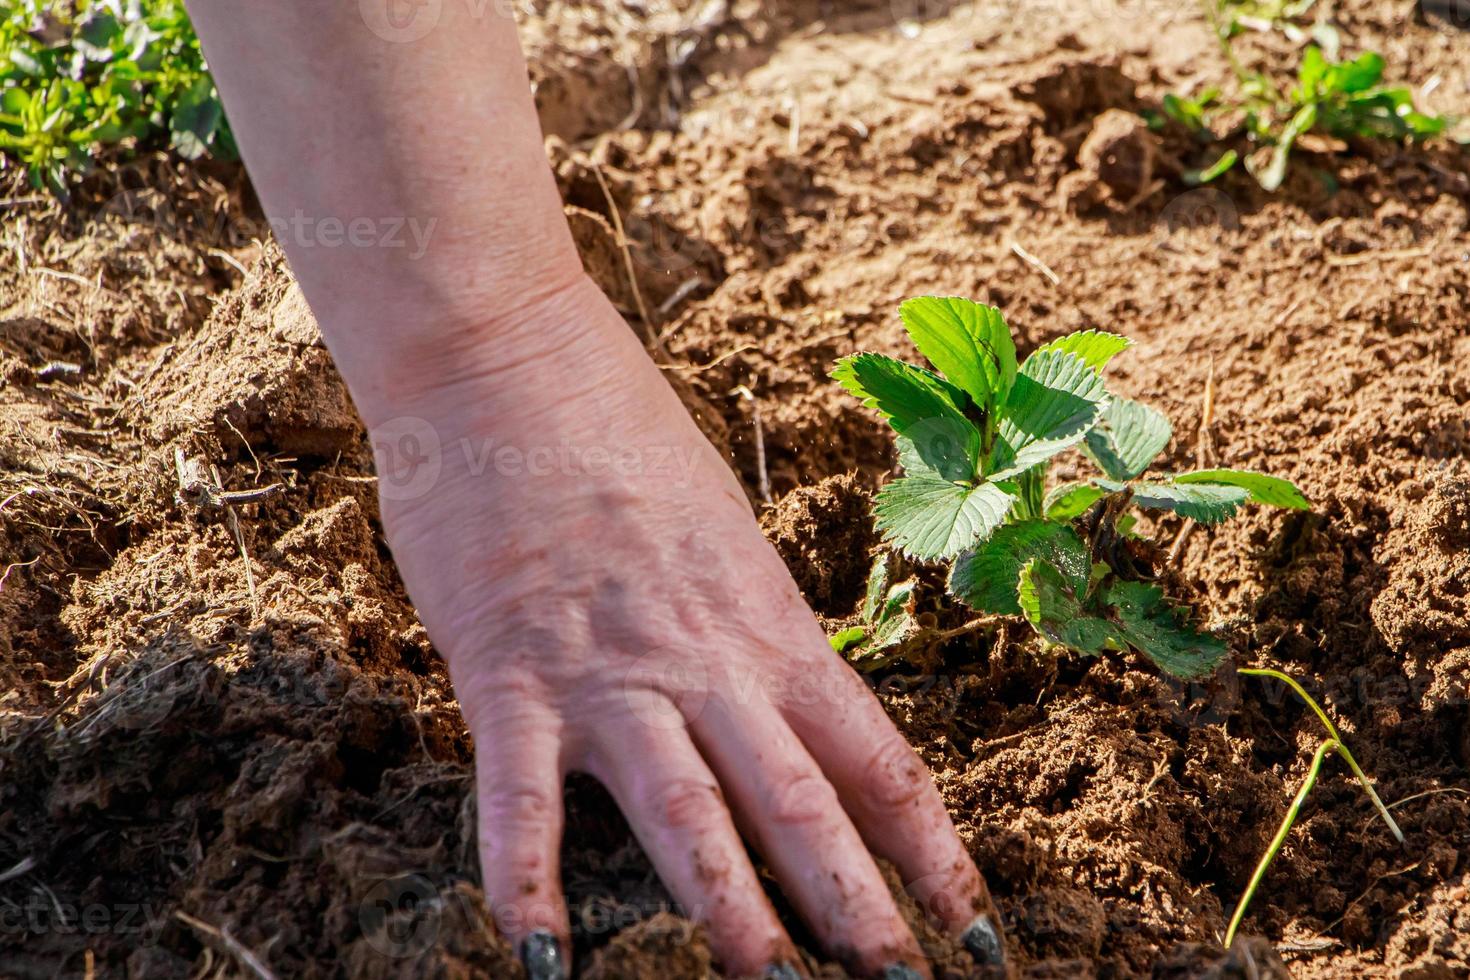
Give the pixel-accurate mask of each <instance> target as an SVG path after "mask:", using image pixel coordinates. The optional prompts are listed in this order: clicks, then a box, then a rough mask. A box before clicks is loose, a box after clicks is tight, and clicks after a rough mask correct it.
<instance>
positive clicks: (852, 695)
mask: <svg viewBox="0 0 1470 980" xmlns="http://www.w3.org/2000/svg"><path fill="white" fill-rule="evenodd" d="M825 670H826V671H827V673H828V677H827V678H824V683H822V684H819V685H813V686H812V687H811V689H812V690H816V691H819V692H820V696H817V697H805V698H792V699H789V700H788V701H787V702H786V703H784V704H782V705H781V712H782V714H783V715H784V717H785V718H786V720H787V721H788V722H789V723H790V725H791V727H792V729H793V730H794V731H795V732H796V734H797V735H798V736H799V737H800V738H801V741H802V743H803V744H804V745H805V746H806V748H807V751H808V752H810V753H811V756H812V758H813V759H815V760H816V762H817V764H818V765H819V766H820V767H821V768H822V771H823V772H824V773H826V775H827V778H828V779H830V780H831V782H832V785H833V786H834V787H835V788H836V790H837V793H838V795H839V796H840V798H841V800H842V804H843V806H844V807H845V808H846V810H847V812H848V814H849V815H850V816H851V818H852V821H853V823H854V824H855V825H856V826H857V828H858V830H859V832H860V833H861V834H862V837H863V840H864V841H865V842H866V843H867V846H868V847H869V848H870V849H871V850H872V851H873V853H875V854H877V855H879V856H881V857H884V858H887V859H888V860H889V861H892V862H893V864H894V865H895V866H896V867H897V868H898V872H899V875H900V876H901V877H902V879H903V881H904V884H905V887H906V888H907V889H908V891H909V894H911V895H912V896H913V897H914V898H915V899H916V900H917V901H918V902H919V903H920V905H921V906H922V907H923V908H924V909H925V910H926V911H927V912H928V913H929V914H930V915H931V916H932V917H933V918H935V919H936V920H938V922H939V923H940V924H941V926H942V927H943V928H945V929H946V931H948V932H949V933H950V934H951V935H955V936H960V937H962V939H963V940H964V944H965V946H966V947H967V948H968V949H969V951H970V953H971V954H972V955H973V956H974V957H975V959H976V961H977V962H979V963H981V964H984V965H996V966H998V965H1000V964H1001V963H1002V962H1004V947H1003V937H1002V935H1001V932H1000V918H999V916H998V915H997V914H996V911H995V907H994V905H993V904H992V902H991V900H990V894H989V891H988V890H987V889H986V887H985V882H984V880H983V879H982V878H981V877H980V873H979V872H978V871H977V870H976V869H975V864H974V862H973V861H971V860H970V855H969V853H968V852H967V851H966V850H965V846H964V844H963V843H962V842H961V841H960V839H959V835H958V834H956V833H955V829H954V824H953V822H952V821H951V820H950V818H949V812H948V811H947V810H946V809H945V807H944V801H943V799H942V798H941V797H940V795H939V790H938V789H937V788H936V787H935V785H934V780H933V778H932V777H931V776H930V774H929V769H928V767H927V766H925V765H924V763H923V761H922V760H921V759H920V758H919V757H918V755H917V754H915V752H914V750H913V748H912V747H910V745H909V744H908V742H907V741H906V740H905V739H904V738H903V736H902V735H900V734H899V733H898V730H897V729H895V728H894V726H893V722H892V721H890V720H889V718H888V715H887V713H886V712H884V710H883V706H882V705H881V704H879V703H878V699H877V698H876V697H875V696H874V695H873V693H872V692H871V691H870V690H869V689H868V687H867V685H866V684H864V683H863V682H862V680H861V679H859V678H858V677H857V675H855V674H853V673H852V671H851V670H849V669H848V668H847V666H846V665H845V664H842V663H840V662H834V663H833V665H832V667H831V668H825Z"/></svg>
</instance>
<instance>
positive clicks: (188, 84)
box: [0, 0, 236, 197]
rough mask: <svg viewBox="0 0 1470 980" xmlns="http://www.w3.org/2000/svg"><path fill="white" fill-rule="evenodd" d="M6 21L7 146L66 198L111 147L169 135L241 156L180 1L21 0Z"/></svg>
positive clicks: (192, 146) (1, 130) (197, 152)
mask: <svg viewBox="0 0 1470 980" xmlns="http://www.w3.org/2000/svg"><path fill="white" fill-rule="evenodd" d="M0 16H3V20H0V150H4V151H5V152H6V153H8V154H9V155H11V156H12V157H14V158H15V159H17V160H19V161H20V162H21V163H22V164H23V165H24V166H25V167H26V168H27V170H28V171H29V174H30V179H31V183H32V185H33V186H35V187H37V188H42V187H45V188H49V189H50V190H52V191H53V192H54V193H56V194H58V195H60V196H63V197H64V196H66V194H67V190H68V183H69V181H70V180H71V179H72V178H73V177H74V176H76V175H78V174H83V173H85V172H86V171H87V170H88V169H89V168H90V166H91V165H92V162H93V161H94V159H95V157H96V155H97V153H98V152H99V150H100V149H101V148H103V147H107V146H115V145H120V144H131V145H144V144H147V143H149V142H152V141H155V140H161V139H162V138H163V135H164V134H165V133H166V134H167V141H168V145H169V146H171V147H172V148H173V149H174V150H175V151H176V152H178V153H179V155H180V156H182V157H184V158H186V159H195V158H197V157H200V156H203V155H204V154H205V153H214V154H216V155H219V156H223V157H226V158H233V157H234V156H235V155H236V151H235V145H234V140H233V138H232V137H231V135H230V130H229V124H228V123H227V122H226V120H225V117H224V110H223V108H222V106H221V105H220V101H219V95H218V93H217V92H216V91H215V88H214V82H213V81H212V80H211V79H210V77H209V73H208V70H207V68H206V66H205V64H204V57H203V55H202V53H201V52H200V50H199V41H198V39H197V38H196V37H195V36H194V29H193V27H192V25H191V24H190V23H189V18H188V14H187V13H186V12H185V10H184V4H183V3H182V2H181V0H78V2H76V3H74V4H50V3H42V2H40V0H13V2H11V3H7V4H6V5H5V7H4V11H3V14H0Z"/></svg>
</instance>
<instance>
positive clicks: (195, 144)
mask: <svg viewBox="0 0 1470 980" xmlns="http://www.w3.org/2000/svg"><path fill="white" fill-rule="evenodd" d="M223 118H224V111H223V110H222V109H221V107H220V103H219V98H218V97H217V96H216V95H215V94H214V82H213V81H211V80H210V78H209V76H208V75H205V76H201V77H200V78H199V79H198V80H197V81H195V82H194V84H193V85H191V86H190V87H189V88H188V90H187V91H185V92H184V94H183V95H182V96H180V97H179V101H178V102H176V103H175V104H174V111H173V115H172V116H171V117H170V118H169V123H168V127H169V132H170V133H171V134H172V136H173V147H174V149H175V150H177V151H178V153H179V156H181V157H183V158H184V159H185V160H197V159H198V158H199V157H202V156H204V154H206V153H208V152H209V141H210V140H211V139H213V138H214V133H215V130H216V129H218V128H219V124H220V120H222V119H223Z"/></svg>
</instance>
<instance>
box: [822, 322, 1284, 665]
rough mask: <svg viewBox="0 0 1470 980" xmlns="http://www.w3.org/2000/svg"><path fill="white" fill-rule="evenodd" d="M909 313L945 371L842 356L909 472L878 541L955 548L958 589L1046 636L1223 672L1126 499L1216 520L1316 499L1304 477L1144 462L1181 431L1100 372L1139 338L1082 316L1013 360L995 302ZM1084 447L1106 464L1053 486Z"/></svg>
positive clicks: (883, 518)
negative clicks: (1082, 326)
mask: <svg viewBox="0 0 1470 980" xmlns="http://www.w3.org/2000/svg"><path fill="white" fill-rule="evenodd" d="M899 314H900V317H901V319H902V321H903V324H904V327H905V328H906V329H907V331H908V333H909V336H910V337H911V338H912V340H913V342H914V345H915V346H916V347H917V348H918V349H919V351H920V353H922V354H924V355H925V356H926V357H927V358H928V359H929V362H930V364H932V365H933V367H934V368H935V369H937V370H929V369H928V368H924V367H919V366H917V365H913V364H907V363H905V362H903V361H899V360H896V359H894V358H891V357H886V356H884V355H881V354H870V353H863V354H856V355H853V356H851V357H847V358H843V359H842V361H840V362H839V363H838V365H837V367H836V369H834V370H833V372H832V376H833V378H834V379H836V380H837V381H838V382H839V383H841V384H842V386H843V387H845V388H846V389H847V390H848V391H850V392H851V393H853V394H854V395H856V396H857V397H859V398H861V399H862V401H863V403H864V404H865V405H867V406H869V407H871V408H874V409H876V410H877V411H878V412H879V413H880V414H881V415H882V416H883V417H884V418H885V419H886V420H887V421H888V423H889V424H890V425H891V426H892V427H893V428H894V430H895V431H896V433H897V444H898V455H899V463H900V465H901V466H902V468H903V470H904V475H903V477H902V478H900V479H897V480H892V481H890V482H889V483H888V484H886V485H885V486H884V487H883V488H882V489H881V490H880V491H879V492H878V496H877V500H876V502H875V505H874V513H875V517H876V524H877V527H878V529H879V531H881V532H882V534H883V536H884V538H885V540H886V541H887V542H888V543H889V544H891V545H892V546H894V547H896V548H898V549H899V550H901V551H902V552H904V553H905V554H907V555H909V556H910V557H913V558H916V559H920V560H930V561H933V560H946V561H951V562H952V563H953V564H952V567H951V569H950V575H949V589H950V592H951V593H952V594H953V595H955V596H956V597H958V598H959V599H961V600H962V601H964V602H965V603H966V604H968V605H969V606H971V607H972V608H975V609H977V610H979V611H980V612H982V613H989V614H996V615H1009V616H1021V617H1023V618H1025V619H1026V620H1027V621H1028V622H1029V623H1030V624H1031V625H1032V627H1033V628H1035V630H1036V632H1037V633H1038V634H1039V635H1040V636H1041V637H1042V638H1043V640H1044V641H1045V642H1046V643H1047V644H1048V645H1053V646H1062V647H1066V648H1069V649H1071V650H1074V651H1076V652H1078V653H1081V654H1084V655H1088V656H1097V655H1099V654H1101V653H1102V652H1103V651H1105V650H1117V651H1126V650H1130V649H1132V650H1137V651H1139V652H1141V653H1143V654H1144V655H1145V656H1147V657H1149V658H1150V659H1151V660H1153V661H1154V662H1155V663H1156V664H1157V665H1158V666H1159V667H1160V668H1162V669H1163V670H1165V671H1167V672H1168V673H1171V674H1175V675H1177V676H1182V677H1195V676H1200V675H1203V674H1206V673H1209V672H1210V671H1211V670H1213V669H1214V667H1215V666H1216V665H1217V664H1218V663H1219V661H1220V660H1221V659H1223V657H1224V656H1225V652H1226V650H1225V645H1224V643H1223V642H1222V641H1221V640H1219V639H1218V638H1217V637H1214V636H1211V635H1209V634H1206V633H1201V632H1199V631H1197V630H1194V629H1193V628H1191V627H1190V626H1189V624H1188V616H1187V614H1186V613H1185V612H1184V611H1183V610H1181V609H1179V608H1177V607H1175V606H1173V605H1171V604H1170V603H1169V602H1168V601H1167V600H1166V599H1165V597H1164V594H1163V591H1162V590H1161V589H1159V588H1158V587H1157V586H1156V585H1153V584H1151V583H1150V582H1149V581H1147V580H1148V579H1150V578H1152V568H1151V567H1150V565H1151V557H1150V551H1149V549H1148V548H1147V547H1146V546H1145V544H1144V543H1143V542H1140V541H1138V540H1137V539H1136V538H1134V537H1133V535H1132V534H1131V532H1130V531H1129V527H1130V524H1131V515H1130V514H1128V513H1127V510H1128V508H1129V507H1138V508H1143V509H1152V510H1161V511H1166V512H1170V513H1174V514H1178V515H1179V516H1181V517H1185V518H1190V519H1193V520H1195V521H1200V522H1204V523H1214V522H1217V521H1223V520H1225V519H1227V518H1229V517H1232V516H1234V515H1235V513H1236V512H1238V511H1239V509H1240V508H1241V507H1242V506H1244V505H1245V504H1247V503H1257V504H1267V505H1270V506H1275V507H1286V508H1291V509H1297V510H1301V509H1306V508H1307V507H1308V506H1309V505H1308V503H1307V500H1306V498H1305V497H1303V496H1302V494H1301V492H1300V491H1299V490H1297V488H1296V487H1295V486H1293V485H1292V484H1291V483H1290V482H1288V481H1286V480H1282V479H1280V478H1278V477H1272V476H1267V475H1265V474H1262V473H1252V472H1249V471H1244V470H1230V469H1209V470H1196V471H1193V472H1187V473H1176V474H1169V475H1160V476H1151V477H1149V478H1144V473H1145V471H1146V470H1147V469H1148V468H1149V466H1150V465H1151V464H1152V462H1153V461H1154V459H1155V458H1156V457H1157V456H1158V455H1159V453H1161V452H1162V451H1163V450H1164V448H1165V447H1166V446H1167V445H1168V443H1169V440H1170V438H1171V437H1172V434H1173V430H1172V428H1171V426H1170V425H1169V421H1168V419H1166V418H1165V417H1164V416H1163V415H1161V414H1160V413H1158V412H1157V411H1155V410H1154V409H1152V408H1149V407H1148V406H1146V405H1143V404H1141V403H1139V402H1135V401H1130V400H1129V399H1126V398H1120V397H1116V396H1113V395H1110V394H1109V393H1108V392H1107V389H1106V385H1105V382H1104V380H1103V372H1104V371H1105V370H1106V368H1107V366H1108V364H1109V362H1110V361H1111V360H1112V359H1113V358H1114V357H1116V356H1117V355H1118V354H1120V353H1122V352H1123V351H1124V350H1126V349H1127V348H1128V347H1129V346H1130V342H1129V341H1128V340H1127V339H1126V338H1124V337H1120V336H1117V335H1116V334H1111V333H1106V332H1103V331H1100V330H1083V331H1080V332H1077V333H1073V334H1070V335H1068V336H1066V337H1062V338H1060V339H1058V340H1055V341H1052V342H1051V343H1048V344H1045V345H1043V346H1042V347H1041V348H1039V349H1038V350H1036V351H1034V352H1033V353H1032V354H1031V355H1030V356H1029V357H1027V358H1025V359H1024V360H1023V361H1020V362H1019V363H1018V362H1017V358H1016V347H1015V342H1014V340H1013V339H1012V337H1011V332H1010V328H1009V327H1008V326H1007V324H1006V322H1005V318H1004V317H1003V316H1001V313H1000V311H999V310H997V309H995V308H994V307H990V306H985V305H983V304H980V303H974V302H971V301H970V300H966V299H960V298H958V297H935V296H924V297H919V298H917V299H911V300H908V301H907V302H905V303H904V304H903V305H902V306H901V307H900V308H899ZM1073 448H1075V449H1079V450H1081V452H1082V453H1083V454H1084V455H1085V456H1087V457H1088V458H1089V459H1090V460H1092V462H1093V463H1094V464H1095V465H1096V467H1097V469H1098V470H1099V475H1098V476H1096V477H1093V478H1092V479H1090V480H1086V481H1082V482H1077V483H1068V484H1062V485H1059V486H1054V487H1052V488H1050V489H1049V490H1048V489H1047V486H1046V476H1047V471H1048V469H1049V466H1050V462H1051V460H1052V459H1053V458H1054V457H1055V456H1057V455H1058V454H1059V453H1062V452H1064V451H1066V450H1068V449H1073ZM870 598H871V594H870ZM865 622H867V617H866V616H865ZM873 625H874V624H872V623H868V627H869V628H870V629H871V628H872V627H873ZM854 629H857V628H854ZM864 635H866V634H864ZM843 636H846V634H843ZM857 637H858V634H857V633H856V632H852V633H851V635H850V636H848V637H847V638H846V639H844V640H843V642H844V644H851V646H844V647H843V649H852V650H855V649H856V644H857V643H858V642H859V641H858V639H857ZM888 659H892V658H891V657H889V658H888ZM885 662H886V661H885Z"/></svg>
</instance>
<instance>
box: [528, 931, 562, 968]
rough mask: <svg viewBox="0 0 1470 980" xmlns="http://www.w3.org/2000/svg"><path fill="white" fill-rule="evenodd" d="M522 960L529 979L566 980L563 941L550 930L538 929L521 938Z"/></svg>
mask: <svg viewBox="0 0 1470 980" xmlns="http://www.w3.org/2000/svg"><path fill="white" fill-rule="evenodd" d="M521 962H522V963H524V964H525V965H526V976H527V977H528V978H529V980H566V976H567V970H566V967H565V966H564V965H563V964H562V961H561V943H559V942H557V940H556V937H555V936H553V935H552V934H551V933H549V932H544V931H540V930H538V931H536V932H533V933H531V934H530V935H529V936H527V937H526V938H525V939H523V940H521Z"/></svg>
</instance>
